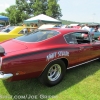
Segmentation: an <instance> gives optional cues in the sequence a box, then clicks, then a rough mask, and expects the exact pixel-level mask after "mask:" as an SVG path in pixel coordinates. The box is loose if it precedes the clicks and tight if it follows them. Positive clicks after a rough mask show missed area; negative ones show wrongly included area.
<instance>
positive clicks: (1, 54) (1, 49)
mask: <svg viewBox="0 0 100 100" xmlns="http://www.w3.org/2000/svg"><path fill="white" fill-rule="evenodd" d="M4 54H5V49H4V48H3V47H2V46H0V56H4Z"/></svg>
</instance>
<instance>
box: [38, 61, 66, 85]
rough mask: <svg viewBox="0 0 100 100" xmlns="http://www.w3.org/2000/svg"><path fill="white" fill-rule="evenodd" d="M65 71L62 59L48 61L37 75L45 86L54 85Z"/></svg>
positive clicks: (59, 80)
mask: <svg viewBox="0 0 100 100" xmlns="http://www.w3.org/2000/svg"><path fill="white" fill-rule="evenodd" d="M65 73H66V66H65V63H64V62H63V61H62V60H55V61H52V62H51V63H49V64H48V65H47V67H46V69H45V70H44V71H43V73H42V74H41V75H40V77H39V81H40V82H41V83H42V84H45V85H46V86H54V85H56V84H58V83H59V82H61V80H62V79H63V77H64V75H65Z"/></svg>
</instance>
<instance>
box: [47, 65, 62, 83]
mask: <svg viewBox="0 0 100 100" xmlns="http://www.w3.org/2000/svg"><path fill="white" fill-rule="evenodd" d="M60 75H61V66H60V65H59V64H54V65H52V66H51V68H50V69H49V71H48V79H49V80H50V81H56V80H57V79H58V78H59V77H60Z"/></svg>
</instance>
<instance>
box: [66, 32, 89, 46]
mask: <svg viewBox="0 0 100 100" xmlns="http://www.w3.org/2000/svg"><path fill="white" fill-rule="evenodd" d="M64 37H65V40H66V41H67V43H69V44H82V43H90V37H89V34H88V32H75V33H70V34H66V35H65V36H64Z"/></svg>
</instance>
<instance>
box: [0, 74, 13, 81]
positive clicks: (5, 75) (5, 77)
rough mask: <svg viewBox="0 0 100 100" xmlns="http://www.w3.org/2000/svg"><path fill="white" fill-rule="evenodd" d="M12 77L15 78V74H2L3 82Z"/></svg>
mask: <svg viewBox="0 0 100 100" xmlns="http://www.w3.org/2000/svg"><path fill="white" fill-rule="evenodd" d="M12 76H13V74H11V73H8V74H3V73H0V79H2V80H5V79H8V78H10V77H12Z"/></svg>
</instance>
